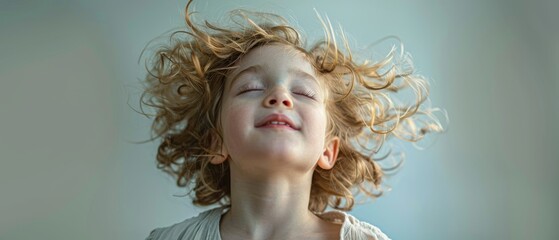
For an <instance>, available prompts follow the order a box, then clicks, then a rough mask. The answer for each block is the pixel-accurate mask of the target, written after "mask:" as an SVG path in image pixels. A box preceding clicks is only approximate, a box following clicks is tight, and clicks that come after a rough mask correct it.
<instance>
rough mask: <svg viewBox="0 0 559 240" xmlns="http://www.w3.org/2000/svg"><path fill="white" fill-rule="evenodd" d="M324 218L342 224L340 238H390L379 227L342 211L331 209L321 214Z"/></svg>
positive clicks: (366, 239)
mask: <svg viewBox="0 0 559 240" xmlns="http://www.w3.org/2000/svg"><path fill="white" fill-rule="evenodd" d="M319 216H320V217H321V218H322V219H324V220H326V221H329V222H333V223H338V224H342V227H341V230H340V239H344V240H370V239H374V240H390V238H389V237H388V236H386V234H384V233H383V232H382V231H381V230H380V229H379V228H378V227H376V226H373V225H372V224H369V223H367V222H363V221H359V220H358V219H357V218H355V217H354V216H352V215H350V214H348V213H345V212H341V211H330V212H325V213H322V214H320V215H319Z"/></svg>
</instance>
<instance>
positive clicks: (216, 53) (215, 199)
mask: <svg viewBox="0 0 559 240" xmlns="http://www.w3.org/2000/svg"><path fill="white" fill-rule="evenodd" d="M191 3H192V1H189V3H188V5H187V7H186V24H187V29H186V30H182V31H176V32H174V33H173V34H172V37H171V39H172V42H171V44H169V45H167V46H163V47H161V48H159V49H158V50H157V51H156V54H155V58H154V61H153V62H152V63H151V64H150V67H149V74H148V75H147V77H146V81H147V88H146V90H145V93H144V95H143V97H142V98H143V103H144V104H146V105H149V106H152V107H154V108H156V109H157V112H156V116H155V120H154V123H153V126H152V130H153V132H154V133H155V134H156V137H161V138H162V139H163V140H162V142H161V144H160V146H159V150H158V152H157V161H158V168H160V169H162V170H164V171H165V172H167V173H169V174H170V175H172V176H173V177H175V178H176V179H177V185H178V186H180V187H188V186H189V183H191V182H192V183H194V186H193V191H194V192H195V195H194V196H193V198H194V199H193V202H194V203H195V204H198V205H210V204H214V203H221V204H224V205H228V204H230V196H231V184H230V181H231V171H230V168H231V164H233V163H231V161H232V159H234V160H233V161H235V160H237V158H236V156H239V158H238V159H241V158H247V156H252V157H255V158H256V157H259V154H263V153H262V152H268V153H270V152H272V153H273V151H275V150H278V149H279V150H282V149H283V150H287V152H279V150H278V152H276V153H274V156H278V157H282V156H283V155H282V154H286V155H289V156H293V155H297V154H299V155H297V157H299V158H310V159H308V162H287V163H286V164H291V165H293V166H296V168H294V169H298V168H297V167H300V169H301V170H302V171H304V169H307V168H310V170H312V171H314V173H313V175H312V185H311V192H310V203H309V209H310V210H311V211H313V212H323V211H324V210H325V208H326V207H327V206H331V207H333V208H337V209H341V210H350V209H351V208H352V207H353V203H354V194H355V193H356V192H355V191H353V190H354V189H357V190H358V191H359V192H363V193H365V194H366V195H369V196H371V197H377V196H379V195H380V194H381V193H382V189H380V184H381V181H382V179H383V169H382V168H381V167H380V165H379V164H377V160H379V159H380V158H381V157H378V156H376V155H375V153H377V152H378V150H379V148H380V146H382V143H383V142H384V141H385V140H386V139H387V138H389V137H392V136H395V137H398V138H400V139H403V140H406V141H418V140H420V139H422V138H423V136H424V135H425V134H427V133H429V132H440V131H442V130H443V129H442V127H441V125H440V124H439V122H438V120H437V119H436V118H435V117H434V116H433V115H431V111H430V109H421V108H420V106H422V105H423V103H424V102H425V100H426V99H427V96H428V94H429V92H428V86H427V82H426V81H425V80H424V79H423V78H422V77H420V76H417V75H415V74H414V73H413V68H412V67H411V62H409V59H407V58H406V59H405V61H407V62H404V63H403V64H401V65H393V59H394V58H395V57H397V56H395V54H396V53H395V52H391V54H389V55H388V56H386V58H384V59H379V60H378V61H370V60H369V61H363V62H357V61H356V60H354V57H353V56H352V54H351V51H350V49H349V46H348V44H347V41H346V40H345V39H342V42H343V44H344V48H343V49H342V48H339V46H338V45H337V44H336V40H335V39H336V36H334V33H333V32H332V31H330V30H329V29H331V28H329V27H328V25H329V23H328V24H326V23H325V22H324V21H322V20H321V21H322V23H323V25H324V27H325V31H326V33H327V34H326V37H325V39H324V41H321V42H318V43H316V44H315V45H313V46H311V47H306V46H304V41H303V40H302V37H301V35H300V34H299V32H298V31H297V30H296V29H294V28H293V27H291V26H290V25H289V24H288V23H287V21H285V20H284V19H283V18H281V17H280V16H277V15H274V14H267V13H248V12H245V11H235V12H233V13H232V16H231V19H232V22H233V23H234V25H233V26H228V27H226V28H225V27H219V26H216V25H214V24H211V23H208V22H205V23H204V24H197V23H195V22H194V21H193V20H192V18H191V13H190V12H189V11H188V9H189V6H190V4H191ZM181 36H182V37H181ZM399 66H408V67H407V68H404V69H402V68H400V67H399ZM284 74H286V75H284ZM271 79H272V80H271ZM406 88H407V89H411V90H413V92H414V93H415V94H416V101H415V103H412V104H409V105H395V103H394V101H393V100H392V99H391V98H390V95H389V94H388V93H390V92H397V91H399V90H403V89H406ZM254 100H257V101H254ZM420 115H421V116H427V118H428V120H427V121H426V120H425V119H422V120H419V118H418V116H420ZM283 122H285V124H288V125H286V126H273V127H271V126H269V125H267V124H284V123H283ZM251 128H266V129H260V130H261V131H275V130H277V129H280V130H279V131H278V134H291V133H289V132H288V133H284V132H281V131H282V130H285V129H287V130H290V131H294V132H298V133H300V135H297V136H299V137H293V136H291V137H290V138H288V139H289V141H290V142H291V143H292V147H291V148H288V147H284V148H282V147H277V146H278V145H281V144H282V143H283V142H282V143H279V142H275V143H274V144H270V143H266V142H264V143H263V142H262V141H263V140H271V139H263V138H258V136H259V135H258V136H256V135H250V134H251V133H250V131H252V130H251ZM287 130H286V131H287ZM255 136H256V137H255ZM245 140H246V141H245ZM272 140H273V139H272ZM278 141H279V140H278ZM249 143H252V144H253V145H252V146H251V147H248V146H247V144H249ZM225 146H228V147H225ZM233 146H234V147H233ZM269 146H276V147H269ZM319 148H320V149H319ZM324 148H329V151H330V152H329V153H328V154H330V155H328V154H326V155H327V156H326V157H324V155H325V153H324V150H323V149H324ZM290 154H291V155H290ZM336 155H337V157H336ZM241 156H243V157H241ZM384 157H386V156H384ZM313 158H314V159H313ZM324 158H325V159H324ZM317 159H322V160H317ZM309 162H310V163H311V165H308V163H309ZM262 164H267V163H262ZM244 166H247V165H246V164H245V165H244ZM269 166H271V167H273V165H269ZM257 168H258V166H250V167H249V168H247V169H252V170H255V169H257Z"/></svg>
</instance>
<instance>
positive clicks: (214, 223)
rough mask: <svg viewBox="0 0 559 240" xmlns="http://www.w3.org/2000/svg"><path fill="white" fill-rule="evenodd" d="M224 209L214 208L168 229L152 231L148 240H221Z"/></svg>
mask: <svg viewBox="0 0 559 240" xmlns="http://www.w3.org/2000/svg"><path fill="white" fill-rule="evenodd" d="M222 212H223V208H221V207H219V208H214V209H211V210H207V211H205V212H202V213H200V214H199V215H198V216H196V217H192V218H189V219H186V220H184V221H182V222H180V223H176V224H173V225H171V226H168V227H163V228H156V229H154V230H152V231H151V232H150V234H149V236H148V237H147V238H146V240H182V239H219V238H220V237H219V236H220V234H219V220H220V218H221V214H222Z"/></svg>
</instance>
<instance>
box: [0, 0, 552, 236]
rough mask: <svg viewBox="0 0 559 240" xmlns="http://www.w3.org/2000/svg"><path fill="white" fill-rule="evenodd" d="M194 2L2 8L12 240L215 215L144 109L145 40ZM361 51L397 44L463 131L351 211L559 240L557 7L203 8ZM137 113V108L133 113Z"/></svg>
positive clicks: (427, 230)
mask: <svg viewBox="0 0 559 240" xmlns="http://www.w3.org/2000/svg"><path fill="white" fill-rule="evenodd" d="M185 4H186V1H185V0H181V1H177V0H164V1H131V0H116V1H109V0H100V1H85V0H84V1H77V0H75V1H25V0H24V1H7V0H3V1H2V2H1V3H0V239H10V240H19V239H21V240H23V239H143V238H145V237H146V236H147V235H148V233H149V231H150V230H151V229H153V228H155V227H160V226H168V225H170V224H173V223H176V222H179V221H182V220H184V219H185V218H188V217H192V216H195V215H196V214H197V213H198V212H200V211H202V210H204V209H202V208H198V207H195V206H192V204H191V203H190V199H188V198H185V197H175V196H173V195H180V194H182V193H184V190H183V189H179V188H177V187H175V186H174V181H173V180H172V179H170V178H169V177H168V176H167V175H165V174H164V173H162V172H161V171H159V170H157V169H156V167H155V158H154V156H155V153H156V147H157V143H154V142H151V143H147V144H134V143H132V142H133V141H140V140H145V139H146V138H148V137H149V126H150V123H151V121H150V119H147V118H145V117H143V116H141V115H139V114H137V113H136V112H134V111H133V110H132V108H131V107H130V106H132V107H137V106H138V101H139V96H140V93H141V85H140V82H139V79H141V78H142V77H143V76H144V75H145V69H144V64H143V61H142V62H140V63H138V57H139V54H140V52H141V50H142V49H143V48H144V47H145V46H146V44H147V43H148V41H150V40H152V39H154V38H156V37H158V36H161V35H162V34H164V33H165V32H167V31H169V30H171V29H174V28H177V27H182V26H184V22H183V15H184V13H183V9H184V6H185ZM194 7H195V9H196V10H197V11H198V12H199V14H198V15H197V19H208V20H217V19H219V17H220V16H223V15H224V13H226V12H227V11H228V10H231V9H234V8H238V7H245V8H250V9H253V10H262V11H273V12H275V13H279V14H280V15H285V16H286V17H287V18H288V19H296V22H295V23H296V25H297V26H298V27H301V28H302V29H303V30H304V31H305V33H306V34H307V35H309V38H315V37H317V36H321V34H322V30H321V29H320V24H319V21H318V19H317V17H316V15H315V12H314V10H313V9H314V8H316V10H317V11H318V12H319V13H321V14H324V13H326V14H327V15H328V17H329V18H330V19H331V21H332V22H333V24H334V26H336V25H337V24H338V23H339V24H340V25H342V26H343V28H344V30H345V31H346V32H347V34H348V36H349V37H350V39H351V41H352V44H355V45H356V46H361V45H367V44H370V43H372V42H375V41H376V40H378V39H380V38H382V37H385V36H388V35H396V36H398V37H400V38H401V39H402V41H403V43H404V44H405V48H406V50H408V51H409V52H411V53H412V56H413V59H414V62H415V66H416V68H417V71H418V73H420V74H422V75H425V76H427V77H428V78H429V79H430V81H431V99H432V102H433V106H436V107H441V108H444V109H446V110H447V111H448V114H449V117H450V124H449V125H448V130H447V132H446V133H444V134H442V135H440V136H438V137H437V139H436V142H435V143H434V144H432V145H431V147H429V148H427V149H425V150H422V151H419V150H417V149H414V148H413V147H412V146H411V144H403V145H402V146H404V148H405V149H406V151H407V153H406V154H407V155H406V162H405V165H404V167H403V168H402V169H401V170H400V172H398V173H397V174H396V175H395V176H394V177H392V178H391V179H390V180H389V183H390V185H391V186H392V188H393V189H392V191H390V192H388V193H387V194H386V195H385V196H383V197H381V198H379V199H377V200H376V201H375V202H373V203H369V204H366V205H359V206H357V207H356V208H355V209H354V210H353V211H352V214H353V215H355V216H356V217H358V218H359V219H361V220H364V221H367V222H370V223H372V224H374V225H376V226H378V227H380V228H381V229H382V230H383V231H384V232H386V233H387V234H388V236H390V237H392V238H393V239H559V235H558V234H559V233H558V232H557V231H556V230H557V229H556V228H557V223H558V222H559V206H558V205H557V203H558V202H559V188H558V187H557V184H559V175H558V174H557V173H556V171H557V170H559V163H558V162H559V161H558V160H559V157H558V153H559V152H558V149H559V145H558V144H557V142H558V141H557V136H558V133H559V131H558V130H559V127H558V126H557V124H559V114H558V112H559V104H558V103H559V101H558V99H557V94H558V93H559V87H558V86H559V84H558V82H559V81H558V73H557V70H556V68H557V67H558V66H559V46H558V42H559V31H558V28H557V24H556V23H557V22H559V18H558V17H557V16H558V15H557V14H556V13H555V12H556V10H557V9H559V6H558V4H557V2H556V1H505V0H502V1H482V0H474V1H435V0H431V1H378V0H370V1H364V0H361V1H343V2H342V1H302V0H289V1H279V0H275V1H272V0H267V1H257V0H252V1H248V0H243V1H217V0H209V1H201V0H200V1H197V2H195V4H194ZM128 104H129V105H130V106H129V105H128Z"/></svg>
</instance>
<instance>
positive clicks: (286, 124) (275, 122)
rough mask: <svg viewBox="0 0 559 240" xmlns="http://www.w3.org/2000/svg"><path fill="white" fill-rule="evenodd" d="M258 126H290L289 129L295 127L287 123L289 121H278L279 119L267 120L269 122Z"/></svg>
mask: <svg viewBox="0 0 559 240" xmlns="http://www.w3.org/2000/svg"><path fill="white" fill-rule="evenodd" d="M260 127H265V128H290V129H295V128H293V126H291V125H289V123H286V122H280V121H269V122H267V123H265V124H264V125H262V126H260Z"/></svg>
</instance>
